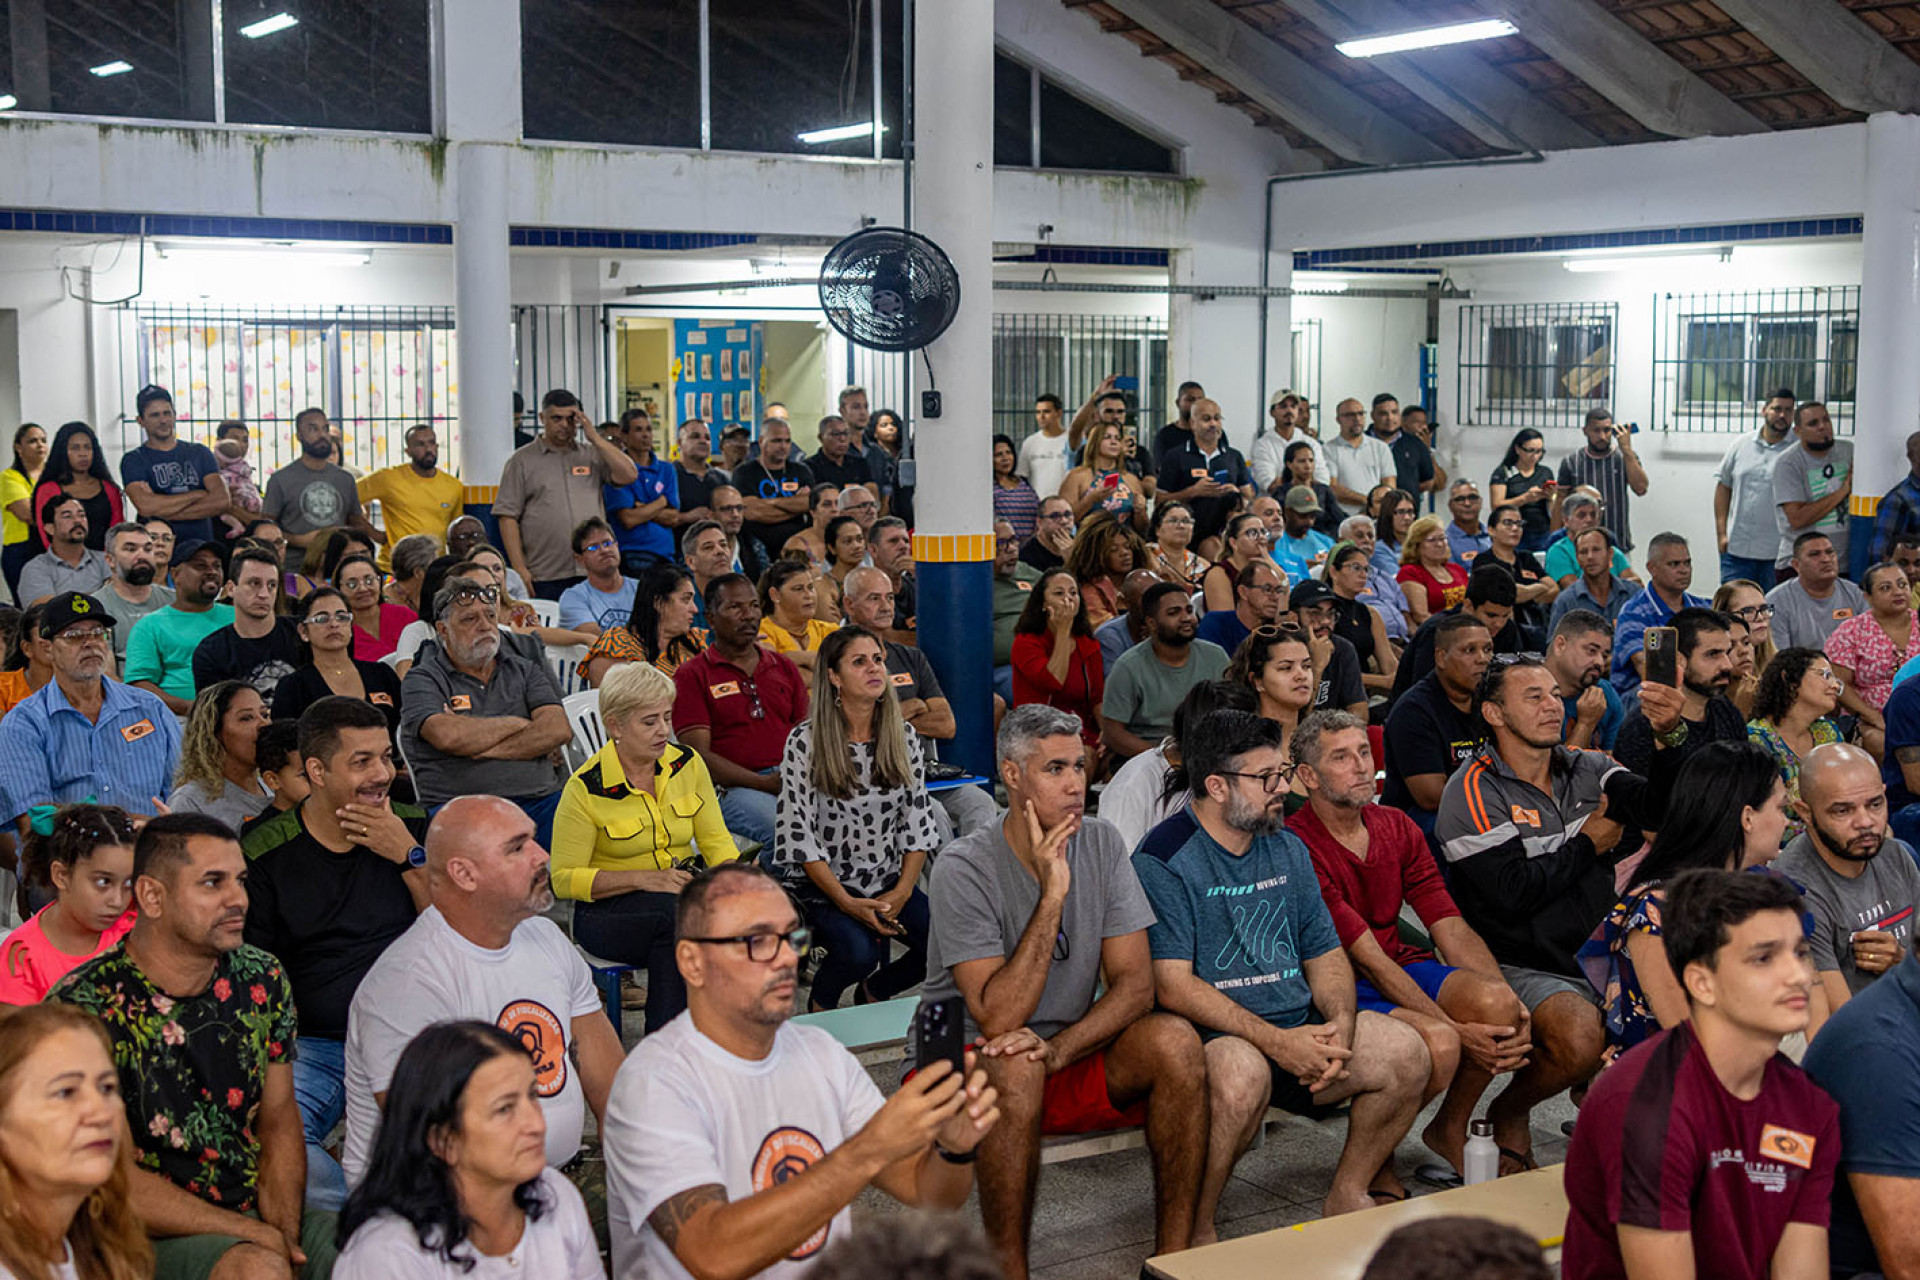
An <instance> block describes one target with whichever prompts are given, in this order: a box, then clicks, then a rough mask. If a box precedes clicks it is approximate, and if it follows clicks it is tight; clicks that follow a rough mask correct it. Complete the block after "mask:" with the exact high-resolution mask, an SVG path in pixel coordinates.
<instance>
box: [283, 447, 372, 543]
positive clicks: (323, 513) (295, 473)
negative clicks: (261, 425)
mask: <svg viewBox="0 0 1920 1280" xmlns="http://www.w3.org/2000/svg"><path fill="white" fill-rule="evenodd" d="M359 509H360V493H359V490H358V489H356V488H355V487H354V483H353V477H352V476H350V475H348V474H347V473H346V472H345V471H344V470H342V469H341V468H339V467H336V466H335V465H333V463H331V462H329V463H328V464H327V465H326V466H324V467H322V468H321V469H320V470H318V471H315V470H314V469H313V468H311V467H309V466H307V464H306V463H304V462H290V463H288V464H287V465H286V466H284V467H282V468H280V469H279V470H278V471H276V472H274V473H273V475H272V476H271V477H270V478H269V479H268V480H267V493H266V498H265V501H264V505H263V507H262V511H261V514H263V515H265V516H266V517H267V519H269V520H271V521H273V522H274V523H275V524H277V525H279V526H280V527H281V529H283V530H285V531H286V532H288V533H298V534H308V533H313V532H314V531H315V530H318V529H331V528H335V527H337V526H339V525H343V524H345V523H347V520H348V518H349V517H350V516H352V515H353V513H354V512H356V511H358V510H359Z"/></svg>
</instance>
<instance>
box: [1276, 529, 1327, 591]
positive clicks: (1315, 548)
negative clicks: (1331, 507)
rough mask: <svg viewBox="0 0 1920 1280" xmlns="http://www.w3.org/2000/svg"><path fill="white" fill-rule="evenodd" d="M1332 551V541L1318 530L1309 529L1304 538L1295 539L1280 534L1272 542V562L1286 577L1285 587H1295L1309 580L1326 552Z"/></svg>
mask: <svg viewBox="0 0 1920 1280" xmlns="http://www.w3.org/2000/svg"><path fill="white" fill-rule="evenodd" d="M1331 550H1333V539H1332V538H1329V537H1328V536H1327V535H1326V534H1324V533H1322V532H1320V531H1319V530H1318V529H1309V530H1307V532H1306V536H1305V537H1300V538H1295V537H1290V536H1289V535H1287V534H1284V533H1283V534H1281V535H1280V536H1279V537H1278V538H1276V539H1274V542H1273V562H1274V563H1275V564H1277V565H1279V566H1280V571H1281V572H1282V573H1284V574H1286V575H1287V585H1288V586H1290V587H1297V586H1299V585H1300V584H1301V583H1303V582H1305V581H1306V580H1307V579H1308V578H1311V577H1312V576H1313V574H1314V570H1315V568H1316V567H1317V565H1316V564H1315V562H1316V561H1321V560H1323V559H1324V557H1325V556H1326V554H1327V552H1329V551H1331Z"/></svg>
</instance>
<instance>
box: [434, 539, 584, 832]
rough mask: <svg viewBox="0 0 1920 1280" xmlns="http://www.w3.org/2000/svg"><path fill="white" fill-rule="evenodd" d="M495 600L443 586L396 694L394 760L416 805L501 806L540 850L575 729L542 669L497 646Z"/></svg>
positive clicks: (481, 590)
mask: <svg viewBox="0 0 1920 1280" xmlns="http://www.w3.org/2000/svg"><path fill="white" fill-rule="evenodd" d="M499 600H500V593H499V592H498V591H497V590H496V589H495V588H494V587H492V586H491V585H486V584H482V583H480V582H478V581H476V580H474V579H472V578H461V577H454V578H448V579H447V580H446V582H444V583H442V584H441V587H440V590H439V592H438V594H436V595H435V596H434V598H433V611H434V616H435V618H436V621H435V623H434V639H432V640H429V641H427V642H426V643H425V644H423V645H422V646H421V647H420V653H419V656H418V657H417V658H416V659H415V660H414V663H413V669H412V670H410V671H408V672H407V678H406V680H405V682H404V683H403V684H402V685H401V713H400V751H401V754H402V756H404V757H405V758H406V761H407V763H408V764H409V765H410V766H411V768H412V771H413V785H414V791H415V794H416V795H417V796H418V798H419V802H420V803H421V804H423V805H425V806H427V807H428V808H430V809H432V808H438V807H439V806H440V805H443V804H445V803H447V802H448V801H449V800H452V799H453V798H454V797H456V796H468V795H493V796H503V797H505V798H506V799H508V800H510V801H512V802H513V803H514V804H517V805H519V806H520V807H521V808H522V809H524V810H525V811H526V813H527V816H528V817H530V818H532V819H533V821H534V826H535V837H536V839H538V841H539V842H540V843H541V844H542V845H545V844H547V843H548V841H549V840H550V839H551V837H552V832H553V810H554V807H555V806H556V805H557V804H558V803H559V801H560V788H561V786H562V784H564V783H565V782H566V780H567V775H566V771H565V770H564V769H563V768H561V767H560V765H559V764H558V763H557V761H558V752H559V749H560V748H561V747H563V746H565V745H566V743H567V742H568V740H570V739H571V738H572V737H573V726H572V725H571V724H570V723H568V721H567V713H566V711H565V710H564V709H563V708H562V707H561V703H560V690H559V688H558V687H557V686H556V685H555V684H554V682H553V676H552V675H551V674H550V673H549V672H548V671H547V668H546V665H545V664H544V663H541V662H537V661H535V660H533V659H531V658H528V657H524V656H522V655H521V654H520V653H518V652H517V651H515V650H514V649H513V648H511V647H508V646H503V645H502V644H501V643H500V626H499V623H500V609H499Z"/></svg>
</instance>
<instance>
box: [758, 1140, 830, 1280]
mask: <svg viewBox="0 0 1920 1280" xmlns="http://www.w3.org/2000/svg"><path fill="white" fill-rule="evenodd" d="M826 1158H827V1149H826V1148H825V1147H823V1146H821V1145H820V1139H818V1138H816V1137H814V1136H813V1135H812V1134H810V1133H808V1132H807V1131H806V1130H805V1129H797V1128H795V1127H793V1126H792V1125H787V1126H785V1127H783V1128H779V1129H775V1130H774V1131H773V1132H772V1133H770V1134H768V1135H767V1136H766V1137H765V1138H764V1139H762V1140H761V1143H760V1151H759V1153H758V1154H757V1155H755V1156H754V1157H753V1190H754V1194H756V1195H758V1194H759V1193H760V1192H762V1191H765V1190H767V1189H768V1188H770V1187H777V1186H779V1185H780V1184H781V1183H783V1182H785V1181H786V1180H787V1179H789V1178H794V1177H798V1176H799V1175H800V1174H803V1173H805V1172H806V1171H807V1170H808V1169H811V1168H812V1167H813V1166H814V1165H816V1164H818V1163H819V1162H820V1161H822V1160H825V1159H826ZM832 1229H833V1223H832V1221H831V1220H829V1221H828V1222H827V1225H826V1226H824V1227H821V1228H820V1229H819V1230H818V1231H816V1232H814V1233H813V1234H812V1235H810V1236H808V1237H807V1238H806V1239H805V1240H803V1241H801V1242H800V1247H799V1248H797V1249H795V1250H794V1251H793V1252H792V1253H790V1254H788V1255H787V1258H788V1259H789V1260H790V1261H793V1262H801V1261H804V1260H805V1259H807V1258H811V1257H812V1256H813V1255H814V1254H816V1253H818V1252H820V1249H821V1247H822V1246H824V1245H825V1244H826V1243H827V1233H828V1232H829V1231H831V1230H832Z"/></svg>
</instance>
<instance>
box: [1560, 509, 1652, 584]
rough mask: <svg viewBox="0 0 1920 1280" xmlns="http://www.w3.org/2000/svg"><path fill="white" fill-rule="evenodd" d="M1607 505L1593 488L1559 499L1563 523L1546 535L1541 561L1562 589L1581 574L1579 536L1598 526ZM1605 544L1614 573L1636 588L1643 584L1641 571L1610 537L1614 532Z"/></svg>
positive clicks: (1608, 536) (1608, 535)
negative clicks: (1609, 551)
mask: <svg viewBox="0 0 1920 1280" xmlns="http://www.w3.org/2000/svg"><path fill="white" fill-rule="evenodd" d="M1605 513H1606V509H1605V508H1604V507H1603V506H1601V504H1600V495H1599V493H1597V492H1596V491H1595V490H1592V489H1575V490H1574V491H1573V492H1572V493H1570V494H1568V495H1567V496H1566V497H1564V498H1562V499H1560V517H1561V520H1562V522H1563V523H1562V525H1561V528H1560V530H1559V532H1557V533H1555V534H1554V535H1553V536H1552V537H1551V538H1549V539H1547V552H1546V554H1545V555H1544V556H1542V557H1541V558H1540V563H1541V565H1542V567H1544V568H1545V569H1546V571H1547V576H1548V577H1550V578H1552V579H1553V580H1554V581H1555V582H1557V583H1559V584H1560V589H1561V590H1563V591H1564V590H1566V588H1567V587H1568V586H1569V585H1570V584H1571V583H1572V582H1573V580H1574V579H1575V578H1578V577H1579V576H1580V561H1579V559H1578V552H1579V546H1578V545H1577V544H1578V540H1579V537H1580V535H1581V534H1583V533H1585V532H1586V531H1587V530H1589V529H1598V528H1600V527H1601V525H1600V520H1601V517H1602V516H1603V515H1604V514H1605ZM1607 541H1608V545H1609V546H1611V547H1612V548H1613V559H1612V565H1613V576H1614V577H1616V578H1619V579H1621V580H1622V581H1624V582H1631V583H1632V584H1633V586H1634V589H1635V590H1638V589H1639V588H1640V587H1641V586H1642V585H1644V584H1642V582H1641V581H1640V575H1639V574H1637V573H1635V572H1634V571H1633V564H1632V562H1631V561H1629V560H1628V559H1627V553H1626V552H1624V551H1622V550H1621V549H1620V546H1619V544H1618V543H1616V542H1614V541H1613V535H1612V534H1610V533H1609V534H1607Z"/></svg>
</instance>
